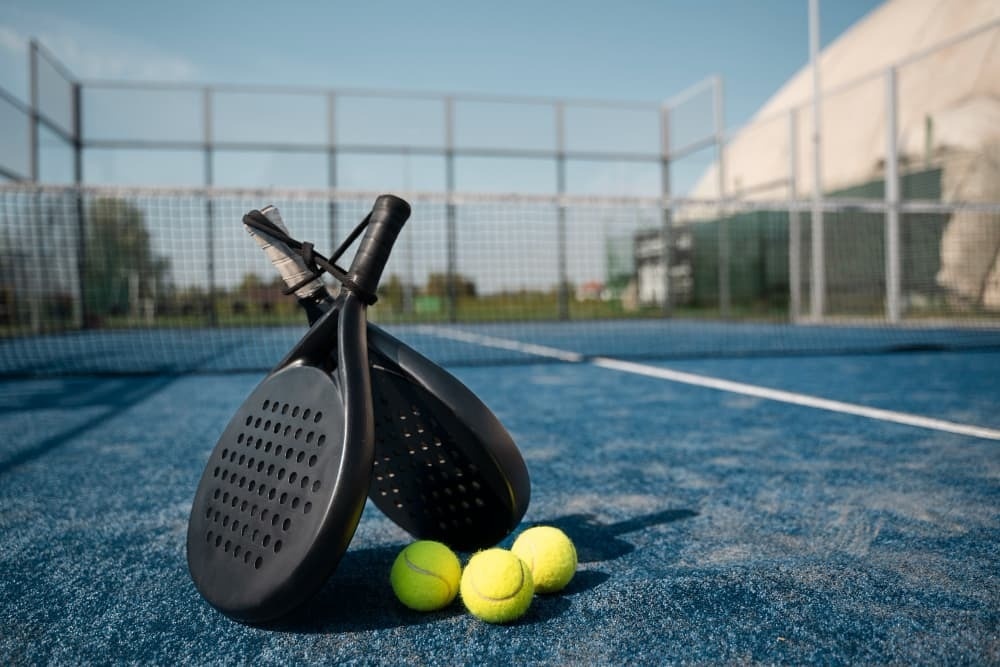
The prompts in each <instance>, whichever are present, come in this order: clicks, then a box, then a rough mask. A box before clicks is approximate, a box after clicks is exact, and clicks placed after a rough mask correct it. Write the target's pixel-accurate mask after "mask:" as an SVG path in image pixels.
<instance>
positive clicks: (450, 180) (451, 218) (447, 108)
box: [444, 96, 458, 322]
mask: <svg viewBox="0 0 1000 667" xmlns="http://www.w3.org/2000/svg"><path fill="white" fill-rule="evenodd" d="M444 143H445V149H444V168H445V190H446V192H447V197H448V202H447V204H446V205H445V234H446V236H447V240H446V245H447V264H448V266H447V275H446V277H445V283H446V288H447V300H448V321H449V322H457V321H458V285H457V284H456V283H457V282H458V238H457V235H458V234H457V230H456V223H455V199H454V194H455V98H453V97H450V96H449V97H446V98H445V100H444Z"/></svg>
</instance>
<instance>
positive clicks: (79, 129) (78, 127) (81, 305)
mask: <svg viewBox="0 0 1000 667" xmlns="http://www.w3.org/2000/svg"><path fill="white" fill-rule="evenodd" d="M82 103H83V94H82V86H81V84H80V83H79V82H76V83H74V84H73V182H74V183H75V184H76V188H77V190H76V197H75V198H76V225H77V250H76V251H77V259H76V280H77V297H76V301H75V303H74V304H73V325H74V326H75V327H77V328H78V329H85V328H87V326H88V320H89V319H90V318H89V317H88V315H87V220H86V211H85V209H84V202H83V192H82V190H81V189H80V188H81V186H82V185H83V109H82V107H81V104H82Z"/></svg>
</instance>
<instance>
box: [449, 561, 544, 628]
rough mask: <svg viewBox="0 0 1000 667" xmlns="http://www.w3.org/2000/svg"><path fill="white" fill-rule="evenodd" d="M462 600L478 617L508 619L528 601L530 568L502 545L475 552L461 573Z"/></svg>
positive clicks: (532, 591)
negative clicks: (498, 547)
mask: <svg viewBox="0 0 1000 667" xmlns="http://www.w3.org/2000/svg"><path fill="white" fill-rule="evenodd" d="M461 589H462V602H464V603H465V607H466V608H467V609H468V610H469V611H470V612H471V613H472V614H473V615H474V616H476V617H477V618H480V619H482V620H484V621H486V622H488V623H509V622H510V621H514V620H517V619H518V618H520V617H521V616H523V615H524V612H526V611H527V610H528V607H529V606H530V605H531V597H532V596H533V595H534V594H535V585H534V584H533V583H532V581H531V570H529V569H528V566H527V565H526V564H525V563H524V561H522V560H521V559H520V558H518V557H517V556H515V555H514V554H513V553H511V552H510V551H506V550H504V549H487V550H486V551H480V552H479V553H477V554H475V555H474V556H473V557H472V558H471V559H470V560H469V562H468V564H467V565H466V566H465V571H464V572H463V573H462V586H461Z"/></svg>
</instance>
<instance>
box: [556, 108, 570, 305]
mask: <svg viewBox="0 0 1000 667" xmlns="http://www.w3.org/2000/svg"><path fill="white" fill-rule="evenodd" d="M554 110H555V115H556V118H555V121H556V125H555V128H556V190H557V192H558V193H559V206H558V209H557V210H556V266H557V271H558V274H559V289H558V309H559V310H558V316H559V319H560V320H568V319H569V278H568V276H567V274H566V202H564V201H563V197H562V196H563V195H564V194H566V105H565V104H564V103H563V102H561V101H560V102H556V103H555V105H554Z"/></svg>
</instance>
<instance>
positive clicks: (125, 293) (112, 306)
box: [84, 197, 170, 318]
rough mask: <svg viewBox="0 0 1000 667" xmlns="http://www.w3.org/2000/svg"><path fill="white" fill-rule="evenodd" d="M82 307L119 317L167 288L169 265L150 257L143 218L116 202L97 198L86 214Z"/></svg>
mask: <svg viewBox="0 0 1000 667" xmlns="http://www.w3.org/2000/svg"><path fill="white" fill-rule="evenodd" d="M85 267H86V268H85V274H84V277H85V281H86V282H85V286H86V301H87V309H88V312H89V313H90V315H91V316H92V317H98V318H99V317H104V316H107V315H124V314H127V313H129V312H132V311H134V310H135V308H136V307H137V305H138V302H139V300H148V299H155V298H156V297H157V296H158V295H162V294H163V293H164V292H165V291H166V290H165V289H164V287H165V282H166V277H167V275H168V273H169V270H170V261H169V260H168V259H167V258H165V257H158V256H155V255H154V254H153V250H152V247H151V244H150V238H149V230H147V229H146V223H145V216H144V215H143V212H142V211H140V210H139V209H138V208H136V207H135V206H133V205H132V204H130V203H129V202H126V201H123V200H121V199H114V198H110V197H102V198H99V199H95V200H94V201H93V202H91V203H90V206H89V207H88V210H87V251H86V259H85Z"/></svg>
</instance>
